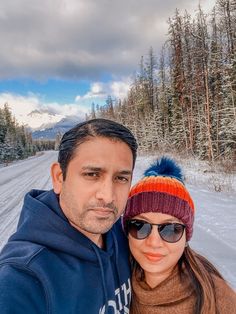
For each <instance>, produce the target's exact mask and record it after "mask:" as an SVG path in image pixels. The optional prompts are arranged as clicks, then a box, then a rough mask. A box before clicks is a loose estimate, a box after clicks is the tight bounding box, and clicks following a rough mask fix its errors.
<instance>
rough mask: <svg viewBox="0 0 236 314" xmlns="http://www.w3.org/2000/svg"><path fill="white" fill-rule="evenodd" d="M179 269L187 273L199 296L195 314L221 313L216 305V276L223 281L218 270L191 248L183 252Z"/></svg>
mask: <svg viewBox="0 0 236 314" xmlns="http://www.w3.org/2000/svg"><path fill="white" fill-rule="evenodd" d="M178 265H179V269H180V273H181V269H183V267H184V268H185V270H186V271H187V273H188V275H189V277H190V279H191V282H192V285H193V287H194V290H195V293H196V295H197V298H196V304H195V309H194V312H193V313H194V314H215V313H219V312H218V310H217V304H216V293H215V285H214V278H213V277H214V276H215V277H219V278H221V279H223V277H222V276H221V274H220V273H219V272H218V270H217V269H216V268H215V267H214V266H213V265H212V264H211V263H210V262H209V261H208V260H207V259H206V258H205V257H203V256H201V255H200V254H198V253H196V252H195V251H194V250H192V249H191V248H190V247H189V246H187V247H186V248H185V250H184V252H183V255H182V257H181V258H180V260H179V262H178Z"/></svg>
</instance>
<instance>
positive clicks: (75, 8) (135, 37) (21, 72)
mask: <svg viewBox="0 0 236 314" xmlns="http://www.w3.org/2000/svg"><path fill="white" fill-rule="evenodd" d="M198 3H199V0H192V1H189V0H178V1H177V0H165V1H162V0H145V1H144V0H140V1H135V0H119V1H109V0H99V1H94V0H80V1H78V0H67V1H66V0H51V1H48V0H41V1H40V2H39V1H28V0H11V1H7V0H3V1H1V5H0V12H1V13H0V42H1V49H0V60H1V63H0V78H2V79H9V78H20V77H30V78H33V79H36V80H37V79H45V78H48V77H54V78H64V79H66V78H73V79H74V78H76V79H89V80H91V81H92V80H93V81H99V80H101V77H102V76H104V75H106V74H108V73H109V74H110V73H111V75H117V76H120V77H121V76H127V75H129V74H132V73H133V71H134V70H135V69H136V68H137V65H138V63H139V60H140V57H141V56H142V55H144V54H145V53H146V52H147V51H148V49H149V47H150V46H153V48H154V50H155V51H157V52H158V50H159V49H160V47H161V46H162V44H163V43H164V41H165V39H166V37H165V36H166V34H167V28H168V26H167V23H166V21H167V19H168V17H170V16H173V14H174V12H175V9H176V8H177V7H178V8H180V9H182V11H183V10H184V9H187V10H190V11H193V10H194V9H197V6H198ZM213 3H214V1H212V0H202V1H201V4H202V5H203V7H204V6H210V5H211V4H212V5H213Z"/></svg>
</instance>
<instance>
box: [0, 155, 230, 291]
mask: <svg viewBox="0 0 236 314" xmlns="http://www.w3.org/2000/svg"><path fill="white" fill-rule="evenodd" d="M56 159H57V152H54V151H49V152H45V153H44V154H42V155H38V156H35V157H31V158H28V159H27V160H24V161H20V162H16V163H14V164H12V165H10V166H8V167H1V168H0V221H1V224H0V235H1V237H0V248H1V247H2V246H3V245H4V243H5V242H6V241H7V239H8V237H9V236H10V235H11V234H12V233H13V232H14V231H15V229H16V225H17V221H18V217H19V213H20V210H21V207H22V203H23V197H24V195H25V194H26V193H27V192H28V191H29V190H30V189H32V188H37V189H50V188H51V187H52V184H51V179H50V165H51V163H52V162H53V161H56ZM152 160H153V157H152V156H148V157H147V156H142V157H141V156H140V157H138V159H137V162H136V166H135V171H134V176H133V183H135V182H136V181H137V180H138V179H139V178H140V177H141V176H142V174H143V171H144V170H145V169H146V168H147V167H148V166H149V164H150V162H151V161H152ZM180 162H181V164H182V165H183V168H184V170H185V177H186V182H187V187H188V189H189V191H190V194H191V195H192V198H193V200H194V203H195V207H196V217H195V225H194V234H193V238H192V240H191V241H190V246H191V247H192V248H194V249H195V250H196V251H198V252H199V253H201V254H202V255H204V256H206V257H207V258H208V259H209V260H210V261H211V262H213V264H214V265H215V266H216V267H217V268H218V269H219V270H220V272H221V273H222V274H223V276H224V277H225V279H227V280H228V281H229V283H230V284H231V286H232V287H233V288H235V289H236V267H235V264H236V229H235V226H236V213H235V212H236V190H235V189H236V184H235V182H236V175H235V174H232V173H231V174H229V175H227V176H226V175H224V174H222V173H212V172H207V171H206V172H204V171H203V164H202V163H200V162H198V161H196V160H187V161H186V160H181V161H180ZM216 183H217V186H218V185H220V186H221V190H222V191H221V192H216V191H215V186H216Z"/></svg>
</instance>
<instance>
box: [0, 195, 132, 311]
mask: <svg viewBox="0 0 236 314" xmlns="http://www.w3.org/2000/svg"><path fill="white" fill-rule="evenodd" d="M105 245H106V247H105V249H104V250H103V249H101V248H99V247H98V246H96V245H95V244H94V243H93V242H92V241H90V240H89V239H88V238H87V237H85V236H84V235H83V234H81V233H80V232H78V231H77V230H76V229H75V228H73V227H72V226H71V225H70V224H69V222H68V220H67V218H66V217H65V216H64V214H63V212H62V210H61V208H60V206H59V203H58V197H57V195H56V194H55V193H54V192H53V191H38V190H32V191H31V192H30V193H28V194H27V195H26V196H25V200H24V206H23V209H22V212H21V216H20V219H19V223H18V227H17V231H16V233H15V234H13V235H12V236H11V237H10V239H9V241H8V243H7V244H6V245H5V247H4V248H3V250H2V252H1V255H0V313H1V314H15V313H17V314H23V313H24V314H34V313H36V314H44V313H45V314H49V313H50V314H61V313H63V314H73V313H76V314H87V313H88V314H93V313H94V314H95V313H97V314H105V313H106V314H108V313H109V314H118V313H128V312H129V310H128V308H129V303H130V299H131V287H130V269H129V253H128V244H127V240H126V238H125V236H124V234H123V232H122V228H121V223H120V220H119V221H118V222H117V223H116V224H115V225H114V226H113V228H112V229H111V230H110V231H109V232H108V233H107V234H106V235H105Z"/></svg>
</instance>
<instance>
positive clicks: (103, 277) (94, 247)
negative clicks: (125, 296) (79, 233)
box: [92, 245, 108, 314]
mask: <svg viewBox="0 0 236 314" xmlns="http://www.w3.org/2000/svg"><path fill="white" fill-rule="evenodd" d="M92 247H93V249H94V251H95V254H96V256H97V259H98V263H99V266H100V270H101V275H102V288H103V292H104V296H105V314H106V313H107V311H108V304H106V302H107V300H108V294H107V288H106V282H105V274H104V269H103V265H102V260H101V256H100V254H99V251H98V248H97V247H96V246H95V245H92Z"/></svg>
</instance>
